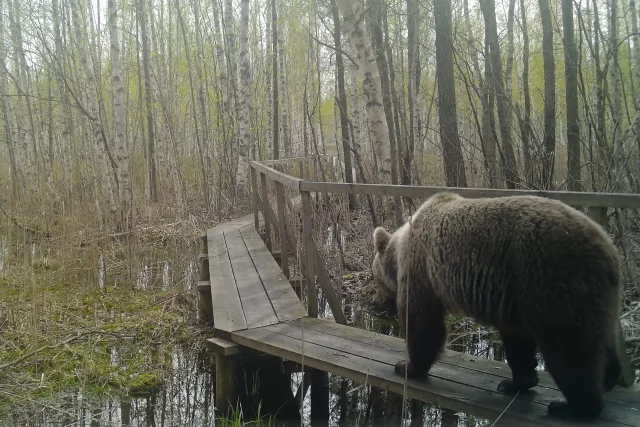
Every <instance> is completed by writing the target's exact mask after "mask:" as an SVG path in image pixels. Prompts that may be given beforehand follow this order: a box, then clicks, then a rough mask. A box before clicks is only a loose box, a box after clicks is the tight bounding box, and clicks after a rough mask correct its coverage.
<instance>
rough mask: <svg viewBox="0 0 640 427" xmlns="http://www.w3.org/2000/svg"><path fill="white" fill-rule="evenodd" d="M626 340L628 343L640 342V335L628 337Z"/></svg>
mask: <svg viewBox="0 0 640 427" xmlns="http://www.w3.org/2000/svg"><path fill="white" fill-rule="evenodd" d="M625 342H626V343H627V344H633V343H637V342H640V337H631V338H627V339H626V340H625Z"/></svg>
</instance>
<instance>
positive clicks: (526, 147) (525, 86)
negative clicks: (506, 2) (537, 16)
mask: <svg viewBox="0 0 640 427" xmlns="http://www.w3.org/2000/svg"><path fill="white" fill-rule="evenodd" d="M520 13H521V26H522V90H523V92H524V117H523V118H522V123H521V126H520V128H521V130H520V133H521V135H522V156H523V162H524V177H525V180H526V182H527V183H528V184H529V185H531V184H533V172H532V167H531V148H530V139H531V137H532V136H533V132H532V131H531V94H530V92H529V29H528V28H527V9H526V7H525V2H524V0H520Z"/></svg>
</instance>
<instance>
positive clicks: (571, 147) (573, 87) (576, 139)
mask: <svg viewBox="0 0 640 427" xmlns="http://www.w3.org/2000/svg"><path fill="white" fill-rule="evenodd" d="M562 31H563V35H564V74H565V82H566V83H565V96H566V108H567V180H568V184H569V191H580V188H581V185H580V127H579V124H578V48H577V46H576V44H575V36H574V33H573V2H572V0H562Z"/></svg>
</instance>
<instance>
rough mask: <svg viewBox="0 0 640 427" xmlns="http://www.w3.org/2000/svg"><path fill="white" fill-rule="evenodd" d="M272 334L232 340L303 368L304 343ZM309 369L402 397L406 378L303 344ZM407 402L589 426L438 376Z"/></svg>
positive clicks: (242, 334) (521, 420) (419, 385)
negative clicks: (326, 372)
mask: <svg viewBox="0 0 640 427" xmlns="http://www.w3.org/2000/svg"><path fill="white" fill-rule="evenodd" d="M281 325H283V324H281ZM281 325H278V326H281ZM273 328H274V326H269V327H265V328H260V329H251V330H246V331H238V332H235V333H233V334H232V340H233V341H234V342H236V343H238V344H241V345H243V346H246V347H251V348H254V349H256V350H259V351H263V352H266V353H269V354H274V355H277V356H278V357H282V358H286V359H289V360H293V361H295V362H297V363H302V353H303V347H302V344H303V343H302V341H301V340H299V339H294V338H291V337H289V336H286V335H283V334H279V333H277V332H275V331H273V330H272V329H273ZM304 364H305V366H309V367H312V368H315V369H320V370H324V371H328V372H332V373H334V374H336V375H340V376H342V377H345V378H350V379H353V380H355V381H358V382H361V383H366V384H371V385H373V386H377V387H380V388H382V389H385V390H389V391H391V392H394V393H397V394H403V390H404V380H403V378H402V377H400V376H399V375H397V374H395V373H394V372H393V366H392V365H390V364H387V363H383V362H379V361H376V360H374V359H369V358H363V357H360V356H355V355H351V354H346V353H344V352H340V351H338V350H332V349H330V348H327V347H323V346H320V345H317V344H314V343H311V342H304ZM407 396H408V397H409V398H413V399H418V400H421V401H424V402H428V403H431V404H435V405H440V406H444V407H447V408H450V409H452V410H455V411H460V412H464V413H469V414H474V415H475V416H478V417H482V418H487V419H495V418H496V417H498V416H499V415H500V414H501V413H503V410H504V409H505V408H507V407H509V408H508V409H507V410H506V411H504V413H503V414H502V418H501V421H502V422H503V423H504V424H507V423H513V425H518V426H532V427H533V426H557V427H561V426H571V425H575V426H581V425H584V423H577V422H568V421H564V420H559V419H557V418H553V417H550V416H548V415H547V408H546V406H544V405H541V404H538V403H536V402H531V401H526V400H523V399H522V398H516V399H513V401H512V397H511V396H506V395H503V394H501V393H498V392H497V391H488V390H484V389H479V388H476V387H472V386H469V385H466V384H459V383H455V382H453V381H449V380H446V379H442V378H438V377H435V376H432V377H430V378H429V379H428V380H427V381H425V380H415V379H410V380H408V381H407ZM590 425H592V426H598V427H601V426H602V427H604V426H618V427H620V426H621V425H624V424H620V423H615V422H611V421H607V420H602V419H599V420H596V421H595V422H592V423H590ZM627 425H630V424H627ZM634 425H637V424H634Z"/></svg>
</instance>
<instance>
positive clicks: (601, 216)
mask: <svg viewBox="0 0 640 427" xmlns="http://www.w3.org/2000/svg"><path fill="white" fill-rule="evenodd" d="M587 214H588V215H589V217H590V218H591V219H592V220H594V221H595V222H597V223H598V224H600V225H601V226H602V228H604V229H605V231H607V232H608V231H609V218H608V217H607V208H603V207H597V206H589V207H588V208H587ZM616 334H617V340H618V356H619V357H620V364H621V365H622V375H620V380H619V381H618V385H620V386H622V387H629V386H631V385H633V383H634V381H635V372H634V370H633V369H632V368H631V363H630V362H629V357H628V356H627V344H626V342H625V339H624V334H623V333H622V324H621V323H620V321H619V320H618V327H617V331H616Z"/></svg>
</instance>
